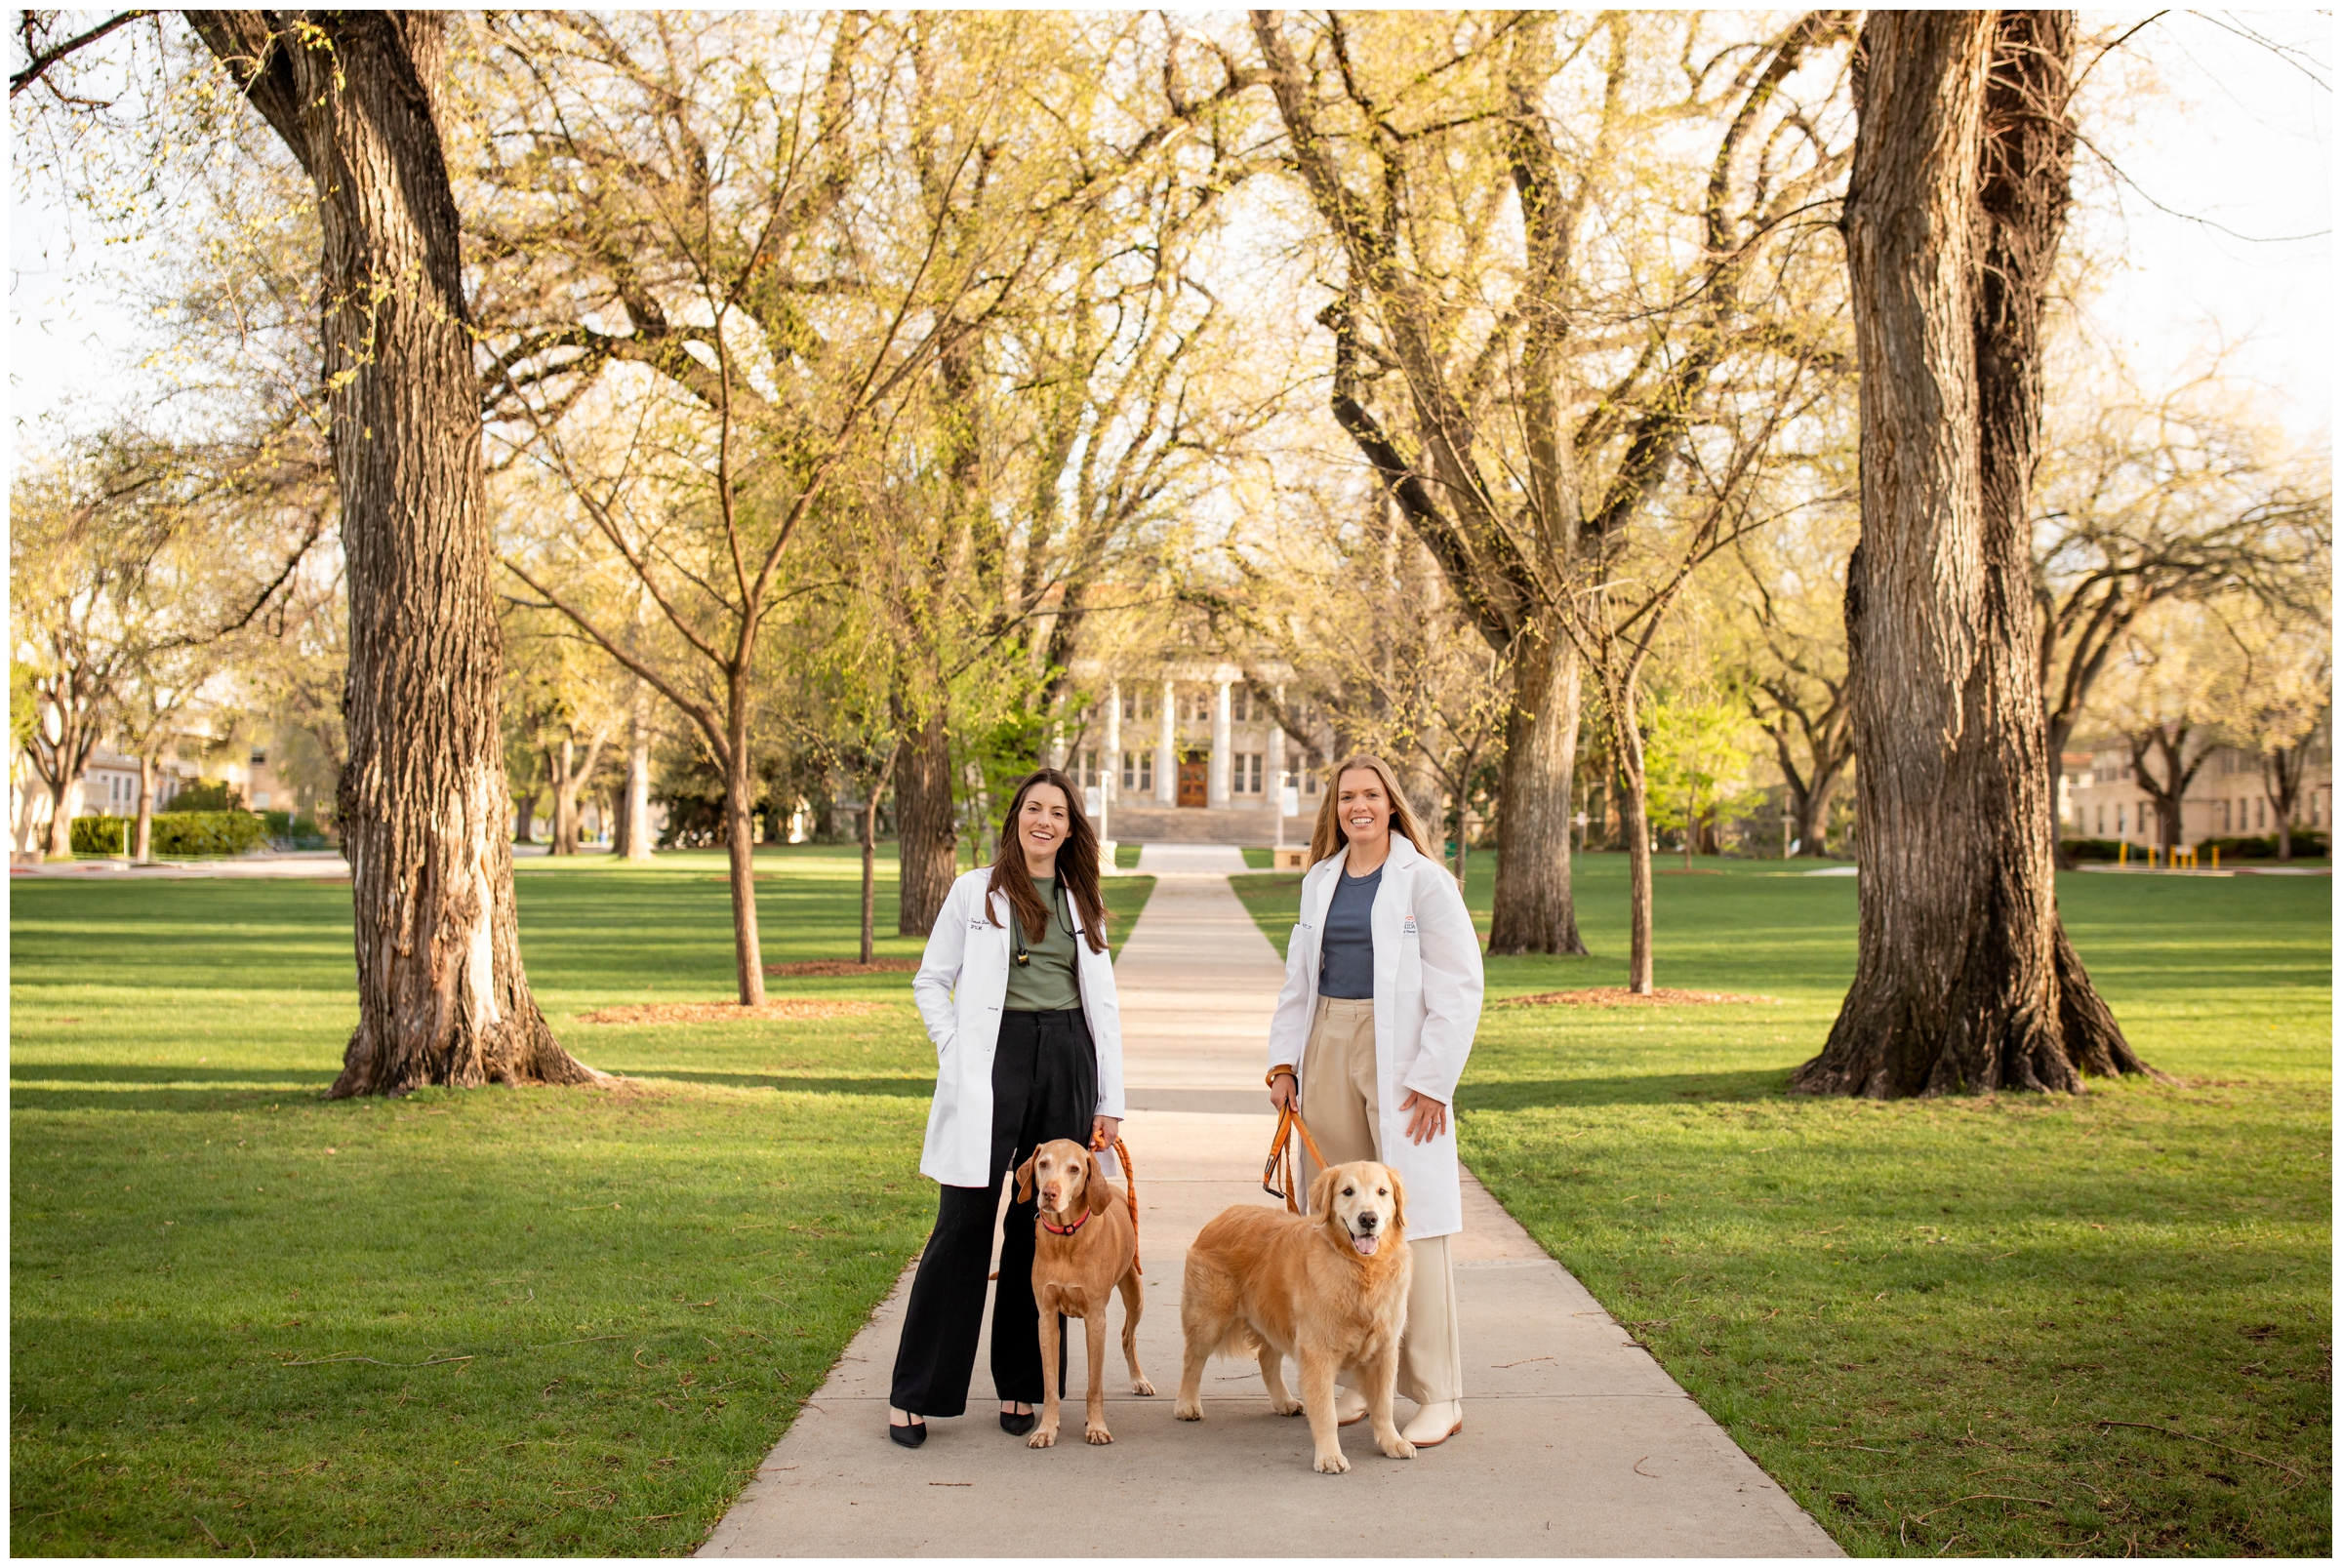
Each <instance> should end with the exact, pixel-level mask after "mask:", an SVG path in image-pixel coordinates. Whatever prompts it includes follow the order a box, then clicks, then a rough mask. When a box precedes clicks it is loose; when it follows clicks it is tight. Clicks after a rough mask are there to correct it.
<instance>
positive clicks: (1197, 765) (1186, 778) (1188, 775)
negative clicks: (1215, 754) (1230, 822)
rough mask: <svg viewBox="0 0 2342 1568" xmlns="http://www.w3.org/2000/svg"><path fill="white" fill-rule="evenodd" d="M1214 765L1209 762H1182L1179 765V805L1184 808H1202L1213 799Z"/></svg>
mask: <svg viewBox="0 0 2342 1568" xmlns="http://www.w3.org/2000/svg"><path fill="white" fill-rule="evenodd" d="M1211 779H1212V765H1211V764H1210V763H1209V762H1204V761H1200V760H1199V761H1194V762H1182V763H1181V764H1180V765H1179V803H1180V804H1181V805H1183V806H1201V805H1204V804H1206V803H1207V802H1209V801H1210V799H1211Z"/></svg>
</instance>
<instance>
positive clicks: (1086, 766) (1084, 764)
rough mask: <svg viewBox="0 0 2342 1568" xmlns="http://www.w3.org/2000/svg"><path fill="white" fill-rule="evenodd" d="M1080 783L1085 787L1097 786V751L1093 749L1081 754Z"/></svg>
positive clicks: (1092, 787)
mask: <svg viewBox="0 0 2342 1568" xmlns="http://www.w3.org/2000/svg"><path fill="white" fill-rule="evenodd" d="M1081 784H1082V787H1083V788H1085V789H1095V788H1097V787H1098V753H1097V752H1096V751H1095V750H1089V751H1084V752H1083V753H1082V754H1081Z"/></svg>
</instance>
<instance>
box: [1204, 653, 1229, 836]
mask: <svg viewBox="0 0 2342 1568" xmlns="http://www.w3.org/2000/svg"><path fill="white" fill-rule="evenodd" d="M1228 689H1229V683H1228V682H1227V681H1216V682H1214V683H1213V687H1212V762H1211V768H1212V771H1211V775H1210V778H1211V784H1210V785H1209V786H1208V787H1207V789H1206V791H1205V794H1204V799H1205V800H1206V802H1207V803H1209V804H1210V805H1212V806H1215V807H1219V806H1226V805H1228V804H1229V802H1230V801H1231V800H1232V798H1233V796H1232V792H1231V790H1230V789H1229V786H1228V771H1229V768H1230V766H1231V764H1232V761H1233V758H1232V754H1231V753H1230V751H1229V744H1230V731H1229V720H1228Z"/></svg>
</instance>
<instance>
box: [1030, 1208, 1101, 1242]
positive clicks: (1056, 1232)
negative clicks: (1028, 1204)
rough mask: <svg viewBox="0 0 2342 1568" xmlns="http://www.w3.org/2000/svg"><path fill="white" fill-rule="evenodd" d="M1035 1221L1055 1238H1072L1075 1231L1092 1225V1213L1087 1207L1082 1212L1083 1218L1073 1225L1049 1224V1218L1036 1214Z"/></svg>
mask: <svg viewBox="0 0 2342 1568" xmlns="http://www.w3.org/2000/svg"><path fill="white" fill-rule="evenodd" d="M1033 1219H1035V1220H1037V1221H1039V1222H1040V1226H1041V1228H1042V1229H1043V1230H1046V1231H1048V1232H1049V1233H1050V1234H1051V1235H1053V1236H1070V1235H1071V1234H1072V1233H1073V1232H1074V1231H1076V1230H1079V1229H1080V1228H1081V1227H1082V1226H1085V1225H1088V1224H1089V1223H1090V1211H1089V1210H1088V1209H1087V1208H1086V1207H1085V1208H1084V1209H1083V1210H1082V1211H1081V1218H1080V1219H1078V1220H1076V1221H1074V1222H1073V1223H1072V1224H1071V1225H1051V1224H1050V1223H1049V1217H1048V1216H1047V1215H1045V1214H1035V1215H1034V1216H1033Z"/></svg>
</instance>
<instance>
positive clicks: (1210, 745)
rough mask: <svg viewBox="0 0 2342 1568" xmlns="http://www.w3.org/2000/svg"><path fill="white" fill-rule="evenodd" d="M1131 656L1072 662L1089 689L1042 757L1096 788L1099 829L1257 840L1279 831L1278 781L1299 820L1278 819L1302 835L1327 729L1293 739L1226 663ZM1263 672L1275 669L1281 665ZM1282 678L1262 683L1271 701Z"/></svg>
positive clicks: (1080, 685)
mask: <svg viewBox="0 0 2342 1568" xmlns="http://www.w3.org/2000/svg"><path fill="white" fill-rule="evenodd" d="M1132 663H1133V667H1125V668H1114V669H1110V668H1108V667H1106V666H1104V665H1102V664H1092V663H1088V662H1086V661H1084V662H1079V663H1075V664H1074V666H1073V681H1074V686H1075V689H1076V690H1077V691H1079V692H1080V693H1082V694H1083V695H1084V696H1086V697H1088V698H1089V699H1090V701H1089V702H1088V703H1087V704H1085V705H1084V709H1083V712H1082V714H1081V717H1080V719H1079V720H1078V721H1077V726H1075V727H1070V728H1068V729H1067V730H1066V731H1064V732H1062V733H1061V734H1059V735H1058V736H1056V737H1054V738H1053V740H1052V744H1051V750H1050V760H1051V761H1052V763H1053V764H1054V765H1056V766H1058V767H1061V768H1063V769H1065V770H1066V771H1067V772H1068V773H1070V774H1071V775H1072V776H1073V778H1074V780H1075V781H1076V782H1077V783H1078V784H1081V786H1082V788H1083V791H1084V793H1085V794H1086V793H1087V792H1088V791H1090V790H1092V789H1095V790H1097V791H1098V795H1097V797H1096V798H1097V800H1098V802H1099V804H1100V806H1101V807H1102V808H1103V815H1104V816H1105V817H1106V818H1107V834H1106V836H1108V837H1114V838H1120V839H1124V840H1140V841H1144V840H1148V839H1165V840H1189V841H1217V842H1230V843H1254V842H1257V843H1262V844H1267V843H1270V842H1272V840H1273V839H1275V838H1276V837H1278V836H1280V835H1279V832H1278V829H1279V826H1280V823H1279V820H1278V815H1277V805H1278V802H1279V794H1280V789H1281V787H1282V786H1283V785H1285V784H1291V785H1292V786H1293V788H1294V791H1295V794H1296V796H1297V797H1298V798H1297V800H1296V802H1295V803H1296V805H1297V806H1298V808H1299V816H1300V822H1299V824H1298V825H1297V826H1296V825H1294V824H1293V823H1292V820H1291V819H1286V820H1285V821H1284V823H1283V824H1281V825H1283V826H1284V827H1285V829H1286V831H1289V832H1292V833H1296V834H1298V835H1299V836H1300V837H1305V838H1306V837H1307V836H1308V834H1309V824H1310V822H1311V820H1312V819H1313V818H1314V816H1315V815H1316V811H1317V798H1318V791H1319V787H1320V785H1319V780H1318V776H1319V774H1320V773H1321V772H1322V771H1323V769H1324V768H1325V767H1326V765H1327V762H1328V758H1327V756H1326V754H1325V752H1324V750H1323V745H1324V744H1330V736H1329V737H1328V739H1327V741H1326V742H1325V743H1321V744H1320V745H1312V746H1304V745H1302V744H1298V743H1297V742H1295V741H1294V739H1293V738H1292V737H1291V736H1290V735H1288V734H1286V733H1285V730H1284V728H1283V727H1282V726H1281V725H1279V724H1278V723H1277V722H1276V720H1275V719H1274V717H1273V716H1272V712H1273V710H1272V708H1271V706H1270V704H1268V703H1267V702H1264V701H1262V700H1261V697H1260V696H1259V695H1256V693H1255V692H1254V690H1253V688H1252V687H1251V686H1250V685H1249V684H1247V682H1246V681H1245V679H1244V672H1243V671H1242V670H1241V669H1239V668H1238V667H1236V666H1235V665H1233V664H1229V663H1211V662H1208V661H1203V660H1195V661H1189V662H1181V661H1177V660H1173V661H1169V662H1164V663H1155V664H1154V666H1153V667H1152V668H1149V667H1147V666H1146V664H1145V663H1142V662H1139V661H1133V662H1132ZM1262 673H1263V674H1264V676H1265V677H1266V678H1268V679H1269V680H1272V681H1274V680H1278V678H1279V677H1280V676H1283V675H1286V674H1288V673H1289V672H1288V671H1285V670H1282V669H1278V668H1275V667H1273V666H1272V667H1271V668H1269V669H1267V670H1264V671H1263V672H1262ZM1283 690H1284V688H1283V686H1282V684H1281V683H1280V684H1278V685H1275V686H1272V688H1270V691H1269V693H1268V694H1267V695H1269V696H1271V697H1273V698H1275V699H1276V700H1277V701H1278V702H1279V703H1281V702H1282V694H1283ZM1305 727H1306V726H1305Z"/></svg>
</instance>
